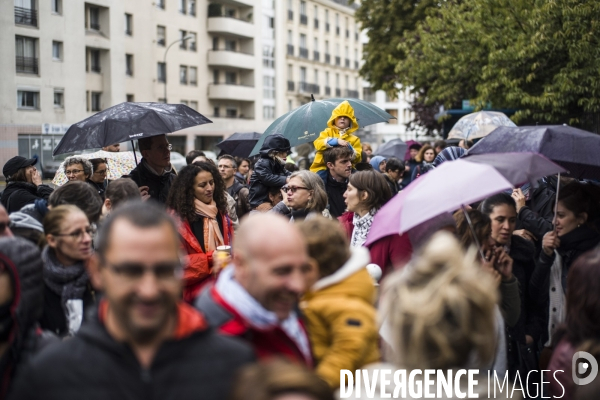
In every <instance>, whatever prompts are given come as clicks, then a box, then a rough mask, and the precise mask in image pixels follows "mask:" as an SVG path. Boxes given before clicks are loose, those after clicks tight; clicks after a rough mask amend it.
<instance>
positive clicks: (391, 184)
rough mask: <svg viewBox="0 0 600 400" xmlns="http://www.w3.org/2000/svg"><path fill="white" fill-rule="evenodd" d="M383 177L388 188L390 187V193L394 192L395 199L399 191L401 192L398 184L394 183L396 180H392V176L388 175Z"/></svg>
mask: <svg viewBox="0 0 600 400" xmlns="http://www.w3.org/2000/svg"><path fill="white" fill-rule="evenodd" d="M383 177H384V178H385V181H386V182H387V184H388V186H389V187H390V191H391V192H392V197H394V196H395V195H397V194H398V191H399V188H398V183H397V182H394V180H393V179H392V178H390V176H389V175H388V174H383Z"/></svg>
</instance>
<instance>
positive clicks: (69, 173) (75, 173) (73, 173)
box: [65, 169, 83, 175]
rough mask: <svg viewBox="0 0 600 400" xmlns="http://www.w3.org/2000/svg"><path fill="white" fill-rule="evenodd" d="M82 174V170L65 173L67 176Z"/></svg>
mask: <svg viewBox="0 0 600 400" xmlns="http://www.w3.org/2000/svg"><path fill="white" fill-rule="evenodd" d="M80 172H83V170H82V169H71V170H69V171H65V175H77V174H78V173H80Z"/></svg>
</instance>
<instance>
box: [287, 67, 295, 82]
mask: <svg viewBox="0 0 600 400" xmlns="http://www.w3.org/2000/svg"><path fill="white" fill-rule="evenodd" d="M287 78H288V81H293V80H294V66H293V65H292V64H288V67H287Z"/></svg>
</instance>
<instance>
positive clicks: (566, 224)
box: [556, 201, 587, 236]
mask: <svg viewBox="0 0 600 400" xmlns="http://www.w3.org/2000/svg"><path fill="white" fill-rule="evenodd" d="M586 220H587V214H585V213H584V214H583V215H581V216H579V217H578V216H576V215H575V213H574V212H573V211H571V210H569V209H568V208H566V207H565V205H564V204H563V202H562V201H559V202H558V206H557V207H556V233H557V234H558V236H563V235H566V234H567V233H569V232H571V231H572V230H573V229H575V228H577V226H578V225H581V224H584V223H585V221H586Z"/></svg>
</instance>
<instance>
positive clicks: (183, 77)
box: [179, 65, 188, 85]
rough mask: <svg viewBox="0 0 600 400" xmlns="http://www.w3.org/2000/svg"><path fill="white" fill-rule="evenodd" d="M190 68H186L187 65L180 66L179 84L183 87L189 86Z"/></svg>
mask: <svg viewBox="0 0 600 400" xmlns="http://www.w3.org/2000/svg"><path fill="white" fill-rule="evenodd" d="M187 73H188V67H186V66H185V65H180V66H179V83H181V84H182V85H187V84H188V76H187Z"/></svg>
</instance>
